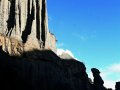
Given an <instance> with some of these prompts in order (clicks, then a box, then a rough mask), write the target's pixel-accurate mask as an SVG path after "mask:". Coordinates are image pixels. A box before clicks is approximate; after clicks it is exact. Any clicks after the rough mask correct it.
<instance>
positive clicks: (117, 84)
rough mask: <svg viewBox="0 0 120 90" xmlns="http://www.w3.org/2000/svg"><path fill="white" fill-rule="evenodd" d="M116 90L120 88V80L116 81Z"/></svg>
mask: <svg viewBox="0 0 120 90" xmlns="http://www.w3.org/2000/svg"><path fill="white" fill-rule="evenodd" d="M115 90H120V82H116V85H115Z"/></svg>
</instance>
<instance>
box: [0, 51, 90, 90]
mask: <svg viewBox="0 0 120 90" xmlns="http://www.w3.org/2000/svg"><path fill="white" fill-rule="evenodd" d="M33 53H34V54H33ZM85 70H86V68H85V65H84V64H83V63H82V62H78V61H75V60H64V61H63V60H60V58H59V57H58V56H57V55H56V54H54V53H53V52H52V51H38V50H35V51H31V52H26V53H24V54H23V56H22V57H17V56H16V57H15V56H14V57H13V56H12V57H11V56H9V55H8V54H7V53H5V52H4V51H2V50H0V72H1V74H0V83H1V85H0V88H1V89H2V88H3V89H2V90H8V89H11V90H90V83H89V80H88V76H87V73H86V71H85Z"/></svg>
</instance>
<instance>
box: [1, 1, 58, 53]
mask: <svg viewBox="0 0 120 90" xmlns="http://www.w3.org/2000/svg"><path fill="white" fill-rule="evenodd" d="M0 33H1V34H2V35H4V36H6V37H7V38H14V39H16V40H18V41H19V42H22V43H23V45H24V51H29V50H32V49H40V50H43V49H51V50H53V51H55V50H56V38H55V37H54V35H52V34H51V33H50V32H49V29H48V16H47V9H46V0H0Z"/></svg>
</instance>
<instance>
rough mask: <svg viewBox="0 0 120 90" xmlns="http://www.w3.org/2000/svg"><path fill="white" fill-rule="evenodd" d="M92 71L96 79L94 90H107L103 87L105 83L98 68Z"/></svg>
mask: <svg viewBox="0 0 120 90" xmlns="http://www.w3.org/2000/svg"><path fill="white" fill-rule="evenodd" d="M91 71H92V73H93V77H94V83H93V88H94V90H106V88H105V87H104V86H103V84H104V81H103V80H102V78H101V76H100V71H99V70H98V69H96V68H92V69H91Z"/></svg>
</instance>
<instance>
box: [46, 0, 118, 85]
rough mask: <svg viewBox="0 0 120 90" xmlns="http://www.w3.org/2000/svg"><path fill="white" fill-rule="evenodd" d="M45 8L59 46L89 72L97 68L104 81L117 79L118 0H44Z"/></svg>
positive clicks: (50, 27) (51, 29)
mask: <svg viewBox="0 0 120 90" xmlns="http://www.w3.org/2000/svg"><path fill="white" fill-rule="evenodd" d="M47 8H48V17H49V29H50V31H51V32H52V33H54V34H55V36H56V37H57V40H58V42H57V47H58V48H59V49H64V50H65V49H67V50H70V51H71V52H72V53H73V55H74V57H76V58H78V59H79V60H80V61H82V62H84V63H85V65H86V67H87V71H88V72H89V71H90V68H92V67H96V68H98V69H100V70H101V72H103V74H102V75H103V78H104V79H106V82H107V83H111V82H112V81H117V80H120V76H118V74H120V69H119V68H120V40H119V39H120V0H47ZM114 68H115V69H114ZM112 69H113V70H112ZM116 69H117V70H116ZM109 81H111V82H109ZM109 85H110V84H109Z"/></svg>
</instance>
